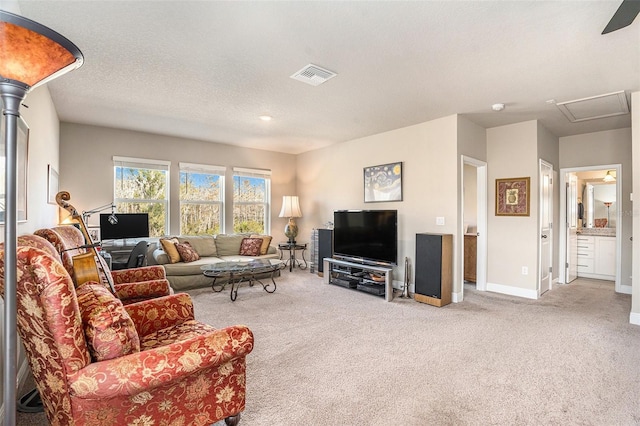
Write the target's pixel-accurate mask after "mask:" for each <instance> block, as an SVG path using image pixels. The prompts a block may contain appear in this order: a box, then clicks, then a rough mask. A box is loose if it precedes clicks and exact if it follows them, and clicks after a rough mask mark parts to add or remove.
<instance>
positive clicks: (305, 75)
mask: <svg viewBox="0 0 640 426" xmlns="http://www.w3.org/2000/svg"><path fill="white" fill-rule="evenodd" d="M336 75H338V74H336V73H334V72H333V71H329V70H326V69H324V68H321V67H319V66H317V65H313V64H309V65H307V66H306V67H304V68H302V69H301V70H300V71H298V72H296V73H295V74H293V75H292V76H291V78H292V79H294V80H298V81H301V82H303V83H307V84H310V85H312V86H319V85H321V84H322V83H324V82H325V81H327V80H329V79H331V78H333V77H335V76H336Z"/></svg>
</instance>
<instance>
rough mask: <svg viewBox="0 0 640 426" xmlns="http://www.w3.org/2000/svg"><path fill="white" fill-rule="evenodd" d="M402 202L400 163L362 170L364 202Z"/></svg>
mask: <svg viewBox="0 0 640 426" xmlns="http://www.w3.org/2000/svg"><path fill="white" fill-rule="evenodd" d="M385 201H402V162H397V163H389V164H381V165H379V166H371V167H365V168H364V202H365V203H379V202H385Z"/></svg>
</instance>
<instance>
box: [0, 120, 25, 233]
mask: <svg viewBox="0 0 640 426" xmlns="http://www.w3.org/2000/svg"><path fill="white" fill-rule="evenodd" d="M5 121H6V120H4V117H2V119H0V188H2V189H1V190H0V192H1V194H0V224H3V223H4V216H5V208H4V206H5V203H6V199H5V194H4V189H5V177H6V173H7V171H6V170H5V161H6V158H5V140H4V137H5V133H6V132H5V129H4V126H5ZM17 130H18V131H17V133H18V138H17V143H18V146H17V163H16V168H17V170H18V175H17V176H16V179H17V183H16V186H17V192H16V204H17V221H18V222H25V221H26V220H27V188H28V185H27V176H29V126H27V123H26V122H25V121H24V119H23V118H22V117H18V129H17Z"/></svg>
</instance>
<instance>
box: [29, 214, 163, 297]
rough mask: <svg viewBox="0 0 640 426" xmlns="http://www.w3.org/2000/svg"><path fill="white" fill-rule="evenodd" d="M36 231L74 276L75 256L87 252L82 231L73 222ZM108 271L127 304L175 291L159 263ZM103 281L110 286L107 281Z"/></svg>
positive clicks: (117, 294)
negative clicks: (51, 245)
mask: <svg viewBox="0 0 640 426" xmlns="http://www.w3.org/2000/svg"><path fill="white" fill-rule="evenodd" d="M34 234H35V235H38V236H40V237H42V238H44V239H46V240H47V241H49V242H50V243H51V244H53V246H54V247H55V249H56V251H57V252H58V253H59V256H60V260H61V261H62V264H63V265H64V267H65V269H66V270H67V272H68V273H69V275H71V277H74V272H73V257H74V256H76V255H79V254H83V253H86V249H82V248H77V247H80V246H82V245H83V244H85V241H84V236H83V235H82V231H80V230H79V229H78V228H76V227H75V226H73V225H62V226H56V227H54V228H43V229H38V230H37V231H36V232H34ZM107 273H110V274H111V277H112V278H113V283H114V285H115V289H116V296H118V298H119V299H120V300H121V301H122V303H124V304H125V305H126V304H129V303H135V302H139V301H141V300H146V299H152V298H155V297H161V296H167V295H169V294H172V293H173V291H172V289H171V286H170V285H169V281H167V279H166V275H165V271H164V268H163V267H162V266H160V265H154V266H145V267H142V268H133V269H122V270H118V271H107ZM74 282H75V279H74ZM103 284H104V285H105V286H106V285H107V283H106V282H104V283H103ZM123 284H134V285H126V286H125V285H123Z"/></svg>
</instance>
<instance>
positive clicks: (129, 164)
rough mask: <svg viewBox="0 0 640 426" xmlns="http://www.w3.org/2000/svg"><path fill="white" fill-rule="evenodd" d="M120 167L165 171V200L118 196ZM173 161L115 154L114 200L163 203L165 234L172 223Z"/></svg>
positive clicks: (116, 201)
mask: <svg viewBox="0 0 640 426" xmlns="http://www.w3.org/2000/svg"><path fill="white" fill-rule="evenodd" d="M118 167H122V168H129V169H146V170H161V171H164V172H165V198H164V200H159V199H154V198H150V199H149V198H120V197H117V196H116V191H117V188H118V184H117V182H118V173H117V169H118ZM170 183H171V161H166V160H153V159H148V158H134V157H119V156H113V202H114V204H116V205H117V204H118V203H152V204H161V205H163V208H164V211H165V216H164V217H165V222H164V235H168V233H169V224H170V223H171V211H170V208H169V207H170V199H169V197H170V196H171V187H170Z"/></svg>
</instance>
